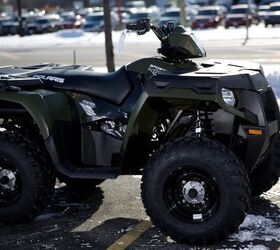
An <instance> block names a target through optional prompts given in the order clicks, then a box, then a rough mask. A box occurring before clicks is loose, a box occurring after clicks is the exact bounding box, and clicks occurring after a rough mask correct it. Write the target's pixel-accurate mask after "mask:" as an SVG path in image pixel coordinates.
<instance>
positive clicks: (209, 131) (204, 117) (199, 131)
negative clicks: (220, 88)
mask: <svg viewBox="0 0 280 250" xmlns="http://www.w3.org/2000/svg"><path fill="white" fill-rule="evenodd" d="M212 114H213V113H212V112H209V111H207V110H197V111H196V120H195V136H197V137H198V138H200V137H201V136H206V137H208V138H212V137H213V136H214V128H213V127H214V125H213V119H212V118H210V117H211V115H212Z"/></svg>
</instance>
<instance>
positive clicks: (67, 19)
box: [63, 16, 76, 22]
mask: <svg viewBox="0 0 280 250" xmlns="http://www.w3.org/2000/svg"><path fill="white" fill-rule="evenodd" d="M63 20H64V21H66V22H75V21H76V18H75V17H73V16H65V17H63Z"/></svg>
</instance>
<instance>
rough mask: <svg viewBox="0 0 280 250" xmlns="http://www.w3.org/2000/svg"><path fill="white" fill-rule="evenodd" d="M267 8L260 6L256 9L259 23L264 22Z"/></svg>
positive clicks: (266, 6) (267, 6)
mask: <svg viewBox="0 0 280 250" xmlns="http://www.w3.org/2000/svg"><path fill="white" fill-rule="evenodd" d="M269 8H270V6H269V5H260V6H259V7H258V16H259V20H260V21H265V19H266V18H267V15H268V11H269Z"/></svg>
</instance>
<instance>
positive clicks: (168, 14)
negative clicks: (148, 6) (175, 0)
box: [162, 11, 180, 17]
mask: <svg viewBox="0 0 280 250" xmlns="http://www.w3.org/2000/svg"><path fill="white" fill-rule="evenodd" d="M179 16H180V12H179V11H169V12H165V13H164V14H163V15H162V17H179Z"/></svg>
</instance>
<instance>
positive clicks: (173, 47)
mask: <svg viewBox="0 0 280 250" xmlns="http://www.w3.org/2000/svg"><path fill="white" fill-rule="evenodd" d="M127 29H128V30H131V31H136V32H137V33H138V34H139V35H143V34H145V33H146V32H148V31H150V30H152V31H153V32H154V33H155V34H156V36H157V37H158V38H159V39H160V41H161V48H160V49H158V53H159V54H160V56H159V57H153V58H145V59H141V60H139V61H136V62H133V63H131V64H128V65H126V66H123V67H121V68H120V69H119V70H118V71H116V72H115V73H110V74H99V73H95V72H94V71H93V70H92V68H91V67H87V66H76V65H72V66H70V65H68V66H67V65H55V64H41V65H33V66H28V67H11V66H8V67H2V68H0V74H1V78H0V83H1V92H0V118H1V125H0V127H1V134H0V162H1V163H0V222H2V223H11V222H13V223H15V222H16V223H17V222H24V221H28V220H31V219H33V218H35V217H36V216H38V215H39V214H40V213H41V212H42V211H43V210H44V209H45V208H46V207H47V206H48V205H49V203H50V201H51V197H52V194H53V192H54V185H55V180H56V178H58V179H59V180H60V181H61V182H65V183H66V184H67V185H69V186H71V187H72V188H77V189H81V190H87V189H88V190H89V189H92V188H93V187H94V186H95V185H98V184H99V183H101V182H102V181H103V180H105V179H114V178H117V177H118V176H119V175H132V174H133V175H135V174H141V175H143V178H142V186H141V188H142V198H143V203H144V206H145V208H146V211H147V214H148V215H149V216H150V217H151V220H152V222H153V223H154V225H156V226H158V227H159V228H160V229H161V230H162V231H163V232H165V233H166V234H167V235H170V236H171V237H172V238H173V239H175V240H176V241H180V242H187V243H190V244H196V243H200V244H210V243H214V242H217V241H219V240H221V239H224V238H225V237H227V236H228V235H229V234H230V233H233V232H234V231H235V230H236V229H237V228H238V226H239V225H240V224H241V223H242V221H243V220H244V218H245V216H246V212H247V211H248V209H249V206H250V201H251V193H252V195H253V196H258V195H260V194H261V193H263V192H264V191H266V190H268V189H269V188H271V187H272V185H274V184H275V183H276V182H277V180H278V177H279V166H280V164H279V155H278V152H279V148H278V147H279V143H278V141H277V137H278V133H279V109H278V106H277V102H276V99H275V96H274V93H273V91H272V89H271V87H270V85H269V84H268V82H267V80H266V78H265V77H264V74H263V71H262V68H261V67H260V66H258V65H252V64H250V65H246V64H242V63H240V64H233V63H225V62H218V61H208V62H205V63H202V64H197V63H195V62H193V61H192V60H191V59H192V58H199V57H204V56H205V55H206V53H205V51H204V49H203V48H202V46H201V45H199V43H198V42H197V41H196V39H195V37H194V35H193V34H191V33H188V32H187V31H186V30H185V29H184V28H183V27H181V26H178V27H174V25H173V24H172V23H168V24H167V25H166V26H161V27H155V26H153V25H151V24H150V22H149V20H147V19H142V20H139V21H138V22H136V23H133V24H128V25H127ZM275 144H276V146H277V149H278V150H276V149H275V150H273V147H274V145H275Z"/></svg>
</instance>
